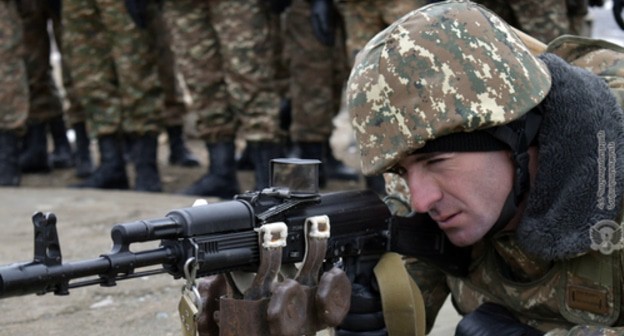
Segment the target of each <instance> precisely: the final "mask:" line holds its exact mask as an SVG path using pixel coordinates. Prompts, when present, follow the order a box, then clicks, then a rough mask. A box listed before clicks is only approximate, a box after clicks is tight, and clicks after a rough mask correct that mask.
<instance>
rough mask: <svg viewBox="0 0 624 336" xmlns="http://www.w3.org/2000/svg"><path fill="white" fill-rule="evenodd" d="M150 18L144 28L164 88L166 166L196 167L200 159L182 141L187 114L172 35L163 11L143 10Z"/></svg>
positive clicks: (158, 7) (156, 8) (163, 120)
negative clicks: (167, 148) (153, 49)
mask: <svg viewBox="0 0 624 336" xmlns="http://www.w3.org/2000/svg"><path fill="white" fill-rule="evenodd" d="M146 11H147V13H148V14H149V18H148V21H147V29H148V31H149V32H150V34H151V35H152V38H153V39H154V40H155V43H156V50H157V53H158V55H159V57H158V77H159V78H160V82H161V84H162V87H163V92H164V98H165V101H164V103H165V107H164V109H163V118H162V123H163V126H164V128H165V130H166V132H167V140H168V142H169V164H171V165H177V166H182V167H197V166H199V160H198V159H197V157H196V156H195V155H194V154H193V153H192V152H191V151H190V150H189V149H188V147H187V146H186V141H185V139H184V127H183V126H184V125H183V123H184V116H185V115H186V113H187V108H186V103H185V102H184V97H183V93H182V88H181V83H180V81H179V79H178V76H177V71H176V67H175V59H174V55H173V50H171V33H170V32H169V30H168V29H167V25H166V23H165V21H164V17H163V15H162V8H160V6H154V4H153V3H151V4H150V5H149V6H148V7H147V8H146Z"/></svg>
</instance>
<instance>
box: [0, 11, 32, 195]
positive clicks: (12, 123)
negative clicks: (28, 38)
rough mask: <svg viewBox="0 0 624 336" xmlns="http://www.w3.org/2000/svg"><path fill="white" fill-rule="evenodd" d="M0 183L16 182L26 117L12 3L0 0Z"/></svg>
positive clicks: (17, 25)
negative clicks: (19, 148)
mask: <svg viewBox="0 0 624 336" xmlns="http://www.w3.org/2000/svg"><path fill="white" fill-rule="evenodd" d="M0 32H1V33H0V185H1V186H17V185H19V183H20V169H19V165H18V134H20V133H21V132H23V130H24V127H25V124H26V119H27V118H28V84H27V81H26V69H25V66H24V60H23V59H22V55H21V53H20V52H21V47H22V46H21V44H22V26H21V22H20V18H19V16H18V14H17V11H16V8H15V3H14V2H13V1H9V0H0Z"/></svg>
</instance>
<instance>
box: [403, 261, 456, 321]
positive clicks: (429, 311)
mask: <svg viewBox="0 0 624 336" xmlns="http://www.w3.org/2000/svg"><path fill="white" fill-rule="evenodd" d="M405 267H406V268H407V272H408V273H409V274H410V276H411V277H412V278H413V279H414V281H415V282H416V284H417V285H418V287H419V288H420V292H421V293H422V296H423V300H424V301H425V314H426V322H427V329H426V333H429V332H430V331H431V328H433V324H434V322H435V320H436V317H437V316H438V312H439V311H440V308H442V305H444V302H445V301H446V297H447V296H448V295H449V293H450V289H449V287H448V286H447V284H446V275H445V274H444V273H443V272H442V271H440V270H439V269H437V268H435V267H433V266H431V265H429V264H427V263H425V262H422V261H419V260H418V259H416V258H407V259H406V260H405Z"/></svg>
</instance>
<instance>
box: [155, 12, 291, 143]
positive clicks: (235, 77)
mask: <svg viewBox="0 0 624 336" xmlns="http://www.w3.org/2000/svg"><path fill="white" fill-rule="evenodd" d="M164 15H165V20H166V22H167V24H168V25H169V27H170V28H171V33H172V35H173V37H174V38H173V49H174V53H175V55H176V61H177V64H178V65H179V69H180V71H181V72H182V74H183V75H184V79H185V80H186V84H187V86H188V87H189V90H190V92H191V97H192V100H193V103H192V105H191V109H192V110H194V111H196V112H197V113H198V116H199V120H198V125H197V128H198V133H199V136H200V137H201V138H202V139H204V140H206V141H207V142H209V143H215V142H219V141H229V140H233V139H234V138H235V137H236V134H237V133H238V132H240V133H241V134H242V135H243V136H244V137H245V138H246V139H247V140H252V141H278V140H279V139H280V137H281V135H282V134H283V132H282V131H281V130H280V127H279V96H278V95H277V93H276V92H275V91H274V89H273V79H274V78H275V66H274V65H275V64H274V63H273V62H274V58H273V55H272V53H273V50H272V49H271V47H272V46H273V44H272V43H271V35H270V33H271V32H270V24H269V17H268V12H267V11H265V10H264V8H263V6H261V4H260V2H259V1H246V0H237V1H231V0H229V1H225V0H217V1H198V0H183V1H171V0H170V1H165V3H164Z"/></svg>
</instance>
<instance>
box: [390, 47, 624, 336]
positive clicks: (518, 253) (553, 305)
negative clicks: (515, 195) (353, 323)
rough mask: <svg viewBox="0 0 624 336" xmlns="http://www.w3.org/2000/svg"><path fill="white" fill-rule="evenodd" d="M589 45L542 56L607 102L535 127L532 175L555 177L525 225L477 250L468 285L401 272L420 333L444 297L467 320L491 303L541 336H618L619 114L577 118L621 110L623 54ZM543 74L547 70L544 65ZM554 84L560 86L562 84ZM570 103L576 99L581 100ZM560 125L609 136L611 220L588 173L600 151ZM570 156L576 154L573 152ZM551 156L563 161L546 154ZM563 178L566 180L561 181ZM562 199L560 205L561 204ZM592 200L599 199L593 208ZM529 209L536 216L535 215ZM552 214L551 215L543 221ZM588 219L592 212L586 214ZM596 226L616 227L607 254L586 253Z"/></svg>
mask: <svg viewBox="0 0 624 336" xmlns="http://www.w3.org/2000/svg"><path fill="white" fill-rule="evenodd" d="M591 45H594V46H595V41H593V40H586V39H581V38H572V37H565V38H561V39H558V40H555V41H553V43H552V44H551V45H550V46H549V49H548V51H549V52H552V53H555V54H557V55H559V56H560V57H562V58H563V59H564V60H565V61H566V62H568V63H570V64H574V65H576V66H579V67H582V68H585V69H587V70H590V71H591V72H593V73H595V74H598V75H600V76H601V77H602V79H603V80H604V81H605V82H606V83H607V84H608V85H609V87H610V89H611V92H612V93H613V95H611V97H607V98H604V99H601V98H598V99H593V98H592V99H586V100H588V101H587V102H583V101H581V102H574V104H577V103H578V104H579V105H578V106H576V107H575V108H571V109H569V110H566V109H565V108H563V109H559V110H566V111H568V112H569V113H566V115H565V116H563V119H553V120H551V121H552V122H551V123H550V124H549V122H548V120H547V121H546V122H545V125H543V127H542V128H543V129H542V130H541V131H540V141H539V143H540V146H541V147H544V149H542V148H540V158H542V157H544V158H548V159H544V160H540V164H539V165H540V168H538V176H539V174H540V170H542V172H543V173H544V174H545V175H548V174H550V175H552V173H548V172H549V171H558V172H559V173H561V174H562V175H563V178H561V176H557V177H552V179H553V180H552V181H546V182H545V186H542V187H541V188H542V189H541V190H540V187H538V188H537V190H532V191H531V194H541V196H544V195H546V196H545V197H542V198H540V197H538V196H535V195H529V201H528V205H527V210H525V214H527V213H528V214H527V215H526V217H531V216H532V217H533V218H532V219H527V220H525V219H524V218H523V221H524V222H525V223H524V226H523V225H522V223H521V225H519V228H518V230H516V231H515V232H500V233H498V234H496V235H494V236H493V237H490V238H487V239H484V240H483V241H481V242H479V243H478V244H476V245H475V246H474V247H473V252H472V262H471V265H470V273H469V275H468V276H467V277H463V278H459V277H453V276H450V275H447V274H444V273H443V272H441V271H440V270H438V269H437V268H436V267H432V265H429V264H426V263H424V262H422V261H419V260H416V259H409V258H408V259H407V261H408V262H407V264H406V265H407V266H406V267H407V269H408V271H409V272H410V274H412V276H413V278H414V279H415V281H416V282H417V283H418V285H419V286H420V289H421V291H422V293H423V297H424V300H425V307H426V310H427V316H426V320H427V330H430V329H431V327H432V326H433V323H434V321H435V318H436V315H437V313H438V311H439V309H440V307H441V306H442V304H443V303H444V300H445V298H446V297H447V296H448V294H451V295H452V298H453V303H454V305H455V307H456V309H457V310H458V311H459V312H460V313H461V314H467V313H470V312H471V311H473V310H475V309H476V308H477V307H478V306H479V305H481V304H482V303H484V302H494V303H498V304H501V305H503V306H505V307H507V308H508V309H509V310H510V311H512V312H513V314H514V315H515V316H516V317H517V318H518V319H520V320H521V321H522V322H524V323H526V324H529V325H531V326H534V327H536V328H538V329H540V330H542V331H544V332H548V335H624V240H623V239H622V237H621V232H622V230H624V225H623V224H622V215H623V208H624V207H623V206H621V204H623V200H622V195H623V194H624V192H623V189H624V188H622V186H621V185H620V184H621V183H622V181H621V177H619V176H618V175H622V173H621V172H623V171H624V163H623V162H622V160H624V158H621V157H620V156H621V155H624V153H623V152H621V149H619V147H621V146H622V145H624V143H623V142H622V141H623V139H622V138H623V134H624V131H623V130H622V128H623V127H622V118H621V114H622V110H621V108H619V107H617V106H615V110H613V114H612V115H609V114H607V115H602V116H601V117H600V118H602V119H604V120H602V123H601V124H592V123H593V119H592V118H589V119H587V118H585V117H587V116H588V115H592V110H593V107H592V106H593V105H596V104H601V103H602V102H603V101H604V100H614V99H613V96H615V100H616V101H617V103H619V105H622V102H623V100H622V97H624V96H623V95H621V93H622V92H623V91H622V90H623V89H624V86H623V85H622V83H623V82H622V79H623V78H624V77H623V76H622V71H623V69H624V67H622V65H623V64H624V63H622V59H623V58H622V56H623V55H624V53H623V52H622V50H620V49H619V47H617V46H612V45H611V46H610V45H608V44H607V43H606V42H605V43H601V44H600V47H591ZM543 59H545V60H546V61H548V63H549V64H558V63H557V62H558V61H556V59H558V58H555V57H552V56H547V57H544V58H543ZM549 68H550V69H551V72H552V66H549ZM569 68H573V67H569ZM574 69H577V68H574ZM568 70H569V69H568ZM568 70H566V71H568ZM573 72H575V73H578V74H579V76H580V77H574V78H572V79H579V80H581V79H582V77H583V76H585V74H584V73H586V72H584V71H577V70H573ZM557 77H558V75H557V74H553V78H555V79H554V80H556V78H557ZM594 77H595V76H594ZM603 83H604V82H603ZM568 84H569V86H570V88H573V87H574V86H575V85H576V86H586V85H583V83H581V84H580V85H579V83H568ZM557 86H558V87H560V86H564V87H566V86H568V85H567V84H565V83H560V84H557ZM607 91H608V90H607ZM549 95H550V94H549ZM578 95H583V96H584V92H583V91H581V92H579V93H578ZM552 96H556V94H553V95H552ZM594 98H595V97H594ZM553 99H554V98H553ZM558 103H559V102H556V101H554V102H552V103H551V105H552V106H558V105H557V104H558ZM546 104H548V103H546ZM583 104H586V105H583ZM616 105H617V104H616ZM558 107H560V106H558ZM570 111H571V112H570ZM587 111H589V114H588V113H587ZM545 115H547V114H545ZM565 118H569V119H565ZM575 123H578V125H576V124H575ZM609 123H610V124H612V125H609ZM562 124H565V125H566V126H570V125H571V126H572V127H570V128H571V129H572V130H571V131H570V130H568V131H570V132H576V133H583V132H588V133H587V134H590V133H592V134H597V136H598V141H599V142H600V140H601V138H600V136H601V135H600V134H601V131H602V130H604V129H607V134H610V135H607V137H606V139H603V140H604V141H606V143H607V144H608V145H605V146H607V147H609V146H610V145H611V144H612V145H613V146H612V148H613V149H614V152H613V156H612V158H613V160H614V161H617V162H613V175H612V176H609V177H607V178H613V179H614V180H613V181H610V182H607V183H606V184H607V185H608V187H607V188H610V189H611V190H609V191H608V192H606V191H605V190H602V191H603V192H606V194H602V195H603V196H604V195H607V194H608V195H609V196H607V197H606V198H609V197H612V198H611V199H609V200H608V201H607V202H609V203H612V204H613V203H616V204H620V206H612V207H611V209H612V210H614V211H615V212H611V213H609V214H608V215H607V214H606V213H605V212H603V211H602V210H603V209H604V208H605V204H604V203H601V202H600V198H601V197H602V196H601V193H600V190H599V191H598V192H596V190H595V189H596V188H597V186H596V185H597V183H596V181H597V179H598V178H599V177H598V176H600V172H599V170H600V168H599V167H598V168H597V169H598V170H592V169H594V168H596V166H599V165H596V162H597V160H600V159H601V156H600V153H599V152H600V151H601V150H602V149H604V148H602V147H598V149H596V148H591V146H589V147H588V146H584V144H583V137H582V136H575V134H574V133H570V134H565V133H566V132H568V131H566V130H565V129H563V128H559V126H557V125H562ZM547 125H551V126H547ZM553 125H554V126H553ZM574 126H578V127H574ZM609 130H611V131H613V132H611V133H610V132H609ZM558 137H562V139H559V138H558ZM592 137H593V140H592V139H590V142H591V141H593V142H594V143H595V142H596V136H595V135H594V136H588V137H585V138H592ZM566 138H567V139H566ZM571 138H572V139H575V140H578V141H576V142H572V143H573V144H571V145H570V148H567V149H566V148H562V147H561V146H560V145H561V144H562V143H571V141H569V139H571ZM616 138H617V139H616ZM551 144H552V147H550V148H549V146H551ZM603 145H604V143H603ZM601 148H602V149H601ZM577 150H578V152H579V153H576V151H577ZM549 151H550V152H549ZM555 152H556V153H557V154H563V155H553V154H554V153H555ZM597 152H598V153H597ZM567 155H573V157H566V156H567ZM607 155H608V154H607ZM555 156H561V158H556V157H555ZM551 157H554V158H551ZM616 157H617V158H618V159H619V160H616ZM602 158H603V159H604V156H603V157H602ZM551 160H554V161H555V162H551ZM557 160H563V161H561V162H556V161H557ZM571 162H574V164H570V163H571ZM609 164H610V163H609ZM592 166H593V168H592ZM555 167H557V168H555ZM561 167H565V168H563V169H561ZM579 167H584V168H579ZM587 167H590V168H589V169H590V170H589V172H587V171H586V170H584V169H585V168H587ZM577 168H579V169H577ZM583 172H584V173H583ZM566 176H567V177H570V176H572V178H568V179H566ZM538 179H540V178H539V177H538ZM386 181H387V188H388V192H389V194H391V195H396V196H399V198H401V199H403V200H405V201H406V204H409V200H408V197H409V196H408V195H409V193H408V192H407V188H406V185H405V184H404V183H403V181H402V180H401V179H400V178H398V177H397V176H395V175H392V174H386ZM540 182H544V179H543V178H542V179H540ZM598 184H599V185H600V183H598ZM587 185H589V186H590V187H587ZM598 188H599V189H600V186H598ZM572 190H574V191H575V192H571V191H572ZM585 190H587V191H588V193H585V192H584V191H585ZM577 191H578V192H577ZM549 193H550V196H548V194H549ZM562 195H564V196H562ZM561 197H563V199H564V200H563V201H560V200H559V198H561ZM596 198H599V200H598V202H596ZM602 201H605V200H604V199H603V200H602ZM601 206H602V207H603V208H600V207H601ZM535 208H540V209H541V210H539V211H535ZM551 212H553V213H559V215H556V214H555V218H550V216H552V214H551ZM587 212H593V214H590V215H585V213H587ZM537 213H540V215H536V214H537ZM557 216H558V217H557ZM600 218H611V219H612V221H611V222H612V223H613V224H614V225H615V226H613V228H614V229H616V230H617V229H618V228H619V230H620V231H619V232H620V236H619V239H620V241H619V242H614V245H610V247H611V248H610V249H608V250H600V249H599V248H597V247H596V248H594V245H592V248H591V249H590V248H589V245H590V244H597V243H599V242H597V241H594V238H592V236H591V233H590V232H591V230H592V227H591V224H592V223H593V224H597V223H598V222H600ZM531 221H532V222H533V223H531ZM570 222H577V223H570ZM535 232H537V235H538V236H536V233H535ZM539 234H544V235H545V236H550V237H544V236H539ZM527 238H531V239H527ZM590 240H591V242H590ZM533 245H534V246H533ZM607 252H608V253H607Z"/></svg>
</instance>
